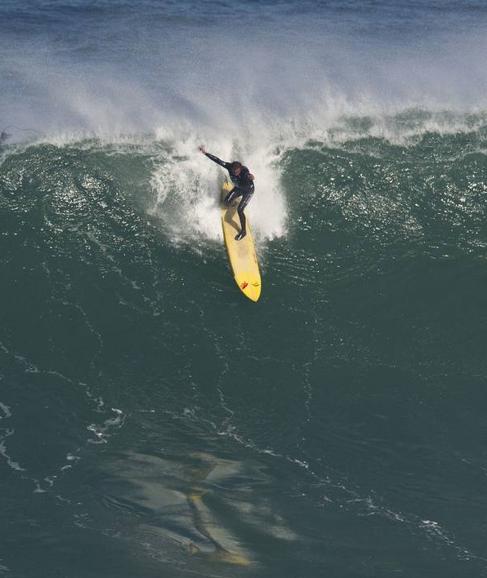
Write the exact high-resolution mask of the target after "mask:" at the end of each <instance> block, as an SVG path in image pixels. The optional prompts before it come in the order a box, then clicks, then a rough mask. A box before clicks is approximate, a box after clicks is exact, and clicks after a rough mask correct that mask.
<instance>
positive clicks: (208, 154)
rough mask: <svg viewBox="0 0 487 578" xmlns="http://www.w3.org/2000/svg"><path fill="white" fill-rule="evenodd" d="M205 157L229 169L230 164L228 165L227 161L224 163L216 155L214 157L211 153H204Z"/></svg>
mask: <svg viewBox="0 0 487 578" xmlns="http://www.w3.org/2000/svg"><path fill="white" fill-rule="evenodd" d="M203 154H204V155H205V156H207V157H208V158H209V159H210V160H212V161H213V162H214V163H216V164H217V165H220V166H221V167H223V168H224V169H227V170H228V168H229V166H230V163H226V162H225V161H222V160H221V159H219V158H218V157H216V156H215V155H212V154H211V153H207V152H205V153H203Z"/></svg>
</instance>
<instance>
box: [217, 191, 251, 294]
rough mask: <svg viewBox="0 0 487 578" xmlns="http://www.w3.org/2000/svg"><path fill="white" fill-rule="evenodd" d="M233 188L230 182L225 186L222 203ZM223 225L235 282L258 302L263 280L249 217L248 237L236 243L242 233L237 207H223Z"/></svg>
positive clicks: (243, 291) (244, 292)
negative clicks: (240, 232)
mask: <svg viewBox="0 0 487 578" xmlns="http://www.w3.org/2000/svg"><path fill="white" fill-rule="evenodd" d="M233 186H234V185H233V184H232V183H231V182H229V181H226V182H225V183H224V184H223V187H222V201H223V199H224V197H225V195H226V194H227V193H228V191H231V190H232V188H233ZM222 225H223V238H224V239H225V245H226V247H227V253H228V260H229V261H230V265H231V267H232V271H233V276H234V278H235V282H236V283H237V285H238V286H239V288H240V290H241V291H242V293H243V294H244V295H245V296H246V297H248V298H249V299H251V300H252V301H258V300H259V297H260V289H261V280H260V272H259V263H258V261H257V255H256V253H255V247H254V240H253V238H252V232H251V230H250V226H249V219H248V217H247V235H246V236H245V237H244V238H243V239H242V240H240V241H235V235H236V234H237V233H238V232H239V231H240V219H239V217H238V213H237V207H236V206H235V207H225V205H222Z"/></svg>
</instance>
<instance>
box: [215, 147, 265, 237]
mask: <svg viewBox="0 0 487 578" xmlns="http://www.w3.org/2000/svg"><path fill="white" fill-rule="evenodd" d="M205 155H206V156H207V157H208V158H209V159H211V160H212V161H213V162H215V163H216V164H217V165H220V166H221V167H223V168H224V169H227V171H228V173H229V174H230V178H231V179H232V183H233V184H234V185H235V186H234V187H233V189H232V190H231V191H230V192H229V193H228V195H227V196H226V197H225V199H224V201H223V202H224V203H225V204H226V205H229V204H230V203H231V202H232V201H233V200H234V199H237V198H238V197H242V198H241V200H240V203H239V204H238V208H237V213H238V216H239V218H240V226H241V231H240V233H239V234H238V235H237V237H240V238H242V237H244V236H245V235H246V234H247V228H246V220H245V214H244V209H245V207H246V206H247V205H248V203H249V201H250V199H251V198H252V195H253V194H254V181H253V179H252V176H251V174H250V171H249V169H248V168H247V167H244V166H243V165H242V167H241V169H240V174H238V175H236V174H234V173H233V171H232V163H226V162H225V161H222V160H221V159H219V158H218V157H216V156H215V155H212V154H211V153H205Z"/></svg>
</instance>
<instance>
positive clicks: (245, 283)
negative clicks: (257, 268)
mask: <svg viewBox="0 0 487 578" xmlns="http://www.w3.org/2000/svg"><path fill="white" fill-rule="evenodd" d="M248 286H249V284H248V283H247V281H244V282H243V283H242V284H241V285H240V289H246V288H247V287H248Z"/></svg>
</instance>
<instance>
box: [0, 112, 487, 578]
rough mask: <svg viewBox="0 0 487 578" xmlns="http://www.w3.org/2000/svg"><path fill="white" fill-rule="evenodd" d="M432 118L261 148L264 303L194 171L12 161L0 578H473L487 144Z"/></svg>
mask: <svg viewBox="0 0 487 578" xmlns="http://www.w3.org/2000/svg"><path fill="white" fill-rule="evenodd" d="M442 119H443V120H442V123H439V122H438V118H437V117H433V115H431V114H430V113H428V112H427V111H421V110H416V111H409V112H407V113H403V114H398V115H396V116H393V117H391V118H389V119H388V122H389V123H390V124H391V123H392V125H394V126H395V127H396V128H397V127H400V128H401V130H400V131H398V132H396V136H393V134H392V132H390V133H387V134H385V133H384V135H383V136H380V134H379V133H378V132H377V131H376V130H375V127H376V125H375V123H376V119H373V118H369V117H360V118H347V119H345V120H344V121H343V123H342V124H341V125H340V128H336V129H334V130H331V131H328V132H327V133H326V138H325V137H322V138H313V139H301V140H299V139H298V140H296V142H295V143H294V144H289V143H287V144H286V143H285V142H283V143H277V144H276V145H275V147H274V149H273V150H272V151H270V154H271V155H272V159H273V160H272V163H271V170H272V174H273V175H274V177H273V178H274V181H273V183H274V191H275V195H277V196H276V197H275V198H274V201H275V202H272V203H270V204H268V205H264V204H262V202H263V201H262V200H263V199H264V198H265V197H266V195H267V194H268V191H267V192H266V190H265V186H264V183H262V185H261V188H260V189H259V175H258V173H257V177H256V189H257V192H256V197H255V199H254V201H253V202H252V205H253V207H249V214H250V218H251V219H252V218H253V221H255V222H256V223H257V226H256V236H257V239H258V254H259V259H260V263H261V267H262V277H263V292H262V297H261V300H260V301H259V303H258V304H253V303H251V302H249V301H247V300H245V298H244V297H243V296H241V294H240V293H239V291H238V288H237V287H236V286H235V284H234V281H233V279H232V277H231V273H230V270H229V268H228V264H227V260H226V254H225V251H224V246H223V243H222V240H221V234H220V229H219V227H220V223H219V211H218V204H217V198H218V180H219V178H221V177H220V175H219V174H218V170H219V169H217V168H216V167H213V166H211V167H209V166H207V165H206V164H205V160H204V159H201V158H200V157H197V152H196V151H194V149H191V150H189V149H188V150H186V151H185V152H181V150H180V149H175V148H174V146H173V144H172V142H171V141H170V140H167V139H164V138H158V137H155V136H152V135H147V136H145V137H137V138H133V139H130V138H126V139H118V140H115V139H112V140H111V141H110V140H106V139H105V140H100V139H89V140H87V139H82V140H76V139H73V138H70V139H66V140H65V141H62V142H61V141H59V142H56V141H53V140H52V139H51V140H49V139H47V140H42V139H39V140H38V141H35V142H30V143H23V144H20V143H17V144H15V143H12V144H8V143H5V145H4V146H3V148H2V150H1V153H0V154H1V164H0V231H1V234H0V271H1V304H2V307H1V322H0V368H1V370H0V392H1V393H0V457H1V458H2V459H1V461H0V468H1V469H0V471H1V476H0V495H1V496H2V516H1V519H0V535H1V536H2V539H1V544H0V575H5V576H8V577H10V576H15V577H16V578H17V577H22V578H24V577H25V578H27V577H29V578H30V577H37V576H45V577H50V578H51V577H57V576H59V577H61V576H63V577H64V576H69V577H70V578H71V577H80V578H88V577H101V576H103V577H104V578H106V577H111V576H113V577H115V576H117V577H122V576H123V577H125V576H127V577H132V576H133V577H135V576H140V577H152V576H154V577H155V576H174V577H180V576H193V575H200V576H218V577H228V576H232V577H233V576H242V577H261V576H262V577H268V576H276V577H277V576H279V577H303V578H304V577H306V578H308V577H315V576H332V577H347V578H348V577H350V578H351V577H362V576H363V577H375V578H377V577H388V578H389V577H392V576H405V577H408V578H412V577H425V578H426V577H428V578H431V577H440V576H441V577H451V578H458V577H460V576H461V577H462V578H469V577H472V578H477V577H480V576H485V575H487V549H486V546H485V544H486V532H487V528H486V523H485V520H486V519H487V494H486V492H485V485H486V472H487V456H486V449H485V448H486V446H485V442H486V421H485V407H486V403H487V393H486V385H487V357H486V341H487V324H486V321H487V314H486V311H487V296H486V291H485V287H486V282H487V267H486V263H487V252H486V251H487V226H486V212H487V209H486V194H487V185H486V183H487V156H486V152H485V151H486V150H487V149H486V147H487V124H486V122H485V118H484V117H483V116H482V115H481V114H478V115H470V116H467V115H465V116H462V117H456V119H454V120H451V119H449V117H448V115H447V118H446V120H445V118H444V117H442ZM433 121H434V122H433ZM435 123H436V124H435ZM440 125H441V126H440ZM457 125H458V126H457ZM399 133H401V134H400V136H398V134H399ZM193 151H194V152H193ZM215 152H218V151H215ZM193 157H194V158H193ZM195 159H196V160H195ZM187 163H201V165H195V166H198V167H199V166H201V167H203V166H204V168H201V171H207V173H204V175H206V176H201V175H202V174H203V173H201V174H199V173H198V172H197V171H196V170H195V172H194V173H193V177H191V180H190V181H189V185H188V181H183V182H182V183H181V181H180V180H178V179H181V178H186V177H185V176H183V177H181V175H180V168H181V167H183V168H184V167H187V166H188V165H187ZM249 164H250V163H249ZM191 166H193V165H191ZM183 172H184V175H187V174H188V172H187V171H183ZM205 179H206V180H205ZM261 182H262V181H261ZM161 183H163V185H161ZM265 184H268V181H265ZM161 186H162V192H161ZM188 186H189V188H188ZM259 194H260V195H261V196H260V200H259ZM202 203H203V204H202ZM202 207H203V208H202ZM251 210H252V211H253V213H252V211H251ZM276 213H279V215H277V216H278V217H279V218H278V219H277V221H278V224H276V222H277V221H274V220H272V219H275V218H277V217H276ZM266 219H269V227H268V229H267V230H266V223H267V221H266ZM189 223H193V224H194V223H196V225H195V226H194V227H192V226H190V225H189ZM270 229H271V232H270V233H269V230H270Z"/></svg>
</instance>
